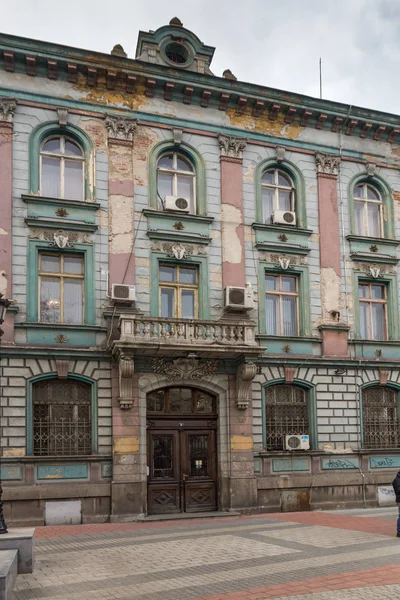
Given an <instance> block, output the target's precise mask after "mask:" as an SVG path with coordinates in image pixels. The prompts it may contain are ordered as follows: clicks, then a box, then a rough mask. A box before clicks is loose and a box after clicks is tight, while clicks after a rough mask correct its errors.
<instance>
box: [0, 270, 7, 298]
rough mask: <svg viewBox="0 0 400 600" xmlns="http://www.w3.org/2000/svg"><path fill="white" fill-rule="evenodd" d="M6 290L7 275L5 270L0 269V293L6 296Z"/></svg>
mask: <svg viewBox="0 0 400 600" xmlns="http://www.w3.org/2000/svg"><path fill="white" fill-rule="evenodd" d="M6 292H7V275H6V272H5V271H0V294H3V296H6V295H7V294H6Z"/></svg>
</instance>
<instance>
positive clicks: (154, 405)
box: [147, 390, 165, 412]
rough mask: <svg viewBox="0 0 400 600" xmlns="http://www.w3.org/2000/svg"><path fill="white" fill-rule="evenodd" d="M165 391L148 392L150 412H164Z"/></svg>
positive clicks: (148, 408)
mask: <svg viewBox="0 0 400 600" xmlns="http://www.w3.org/2000/svg"><path fill="white" fill-rule="evenodd" d="M164 401H165V392H164V391H163V390H159V391H158V392H151V393H150V394H147V410H148V411H149V412H163V411H164Z"/></svg>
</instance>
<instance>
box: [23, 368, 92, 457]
mask: <svg viewBox="0 0 400 600" xmlns="http://www.w3.org/2000/svg"><path fill="white" fill-rule="evenodd" d="M52 379H57V373H46V374H45V375H36V376H35V377H31V378H30V379H28V380H27V382H26V454H27V455H28V456H33V386H34V384H35V383H38V382H39V381H44V380H52ZM67 380H69V381H82V382H83V383H88V384H89V385H90V386H91V400H92V406H91V415H92V454H97V453H98V406H97V404H98V403H97V382H96V381H95V380H94V379H90V378H89V377H85V376H84V375H76V374H68V377H67ZM37 458H38V459H40V457H37ZM42 458H48V457H42ZM60 458H64V459H68V457H67V456H65V457H60Z"/></svg>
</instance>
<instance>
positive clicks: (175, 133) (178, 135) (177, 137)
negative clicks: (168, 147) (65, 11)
mask: <svg viewBox="0 0 400 600" xmlns="http://www.w3.org/2000/svg"><path fill="white" fill-rule="evenodd" d="M182 135H183V129H180V128H179V127H173V129H172V137H173V138H174V144H175V146H180V145H181V143H182Z"/></svg>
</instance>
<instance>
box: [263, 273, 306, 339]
mask: <svg viewBox="0 0 400 600" xmlns="http://www.w3.org/2000/svg"><path fill="white" fill-rule="evenodd" d="M267 274H268V275H291V276H295V277H298V304H299V306H298V315H299V323H298V330H299V334H298V335H297V336H285V335H279V336H270V335H268V337H274V338H279V339H282V340H286V339H293V338H294V337H299V338H300V337H307V336H310V335H311V316H310V295H309V293H308V291H309V289H310V284H309V277H308V268H307V267H302V266H297V265H296V267H294V268H289V269H286V270H284V269H277V268H276V265H273V264H271V263H266V262H260V263H259V271H258V319H259V327H260V334H261V335H264V336H266V335H267V327H266V318H265V308H266V302H265V293H266V290H265V275H267Z"/></svg>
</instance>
